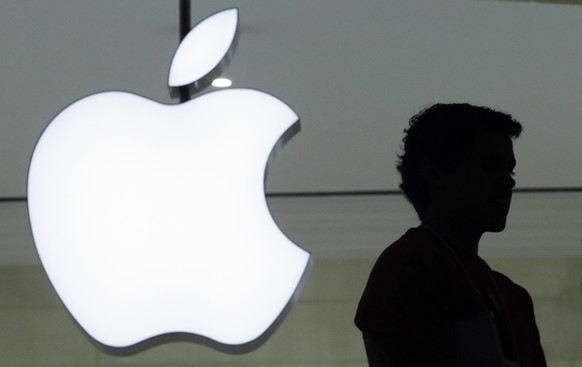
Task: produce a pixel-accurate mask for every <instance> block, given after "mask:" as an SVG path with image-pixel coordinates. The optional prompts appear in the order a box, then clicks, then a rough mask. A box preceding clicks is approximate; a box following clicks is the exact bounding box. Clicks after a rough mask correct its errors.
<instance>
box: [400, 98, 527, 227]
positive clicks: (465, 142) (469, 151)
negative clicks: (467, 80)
mask: <svg viewBox="0 0 582 367" xmlns="http://www.w3.org/2000/svg"><path fill="white" fill-rule="evenodd" d="M521 129H522V127H521V124H520V123H519V122H517V121H516V120H514V119H513V118H512V117H511V116H510V115H508V114H505V113H502V112H498V111H495V110H492V109H490V108H487V107H480V106H473V105H469V104H435V105H433V106H431V107H429V108H427V109H424V110H422V111H421V112H419V113H418V114H417V115H415V116H413V117H412V118H411V119H410V126H409V128H408V129H406V130H405V136H404V138H403V143H404V146H403V153H402V154H401V155H399V161H398V165H397V168H398V171H399V172H400V174H401V177H402V183H401V184H400V188H401V189H402V190H403V191H404V194H405V195H406V197H407V199H408V200H409V201H410V202H411V203H412V205H413V206H414V209H415V210H416V212H417V214H418V215H419V217H420V218H421V219H423V217H424V215H425V213H426V211H427V210H428V209H429V208H430V207H431V206H433V205H437V204H439V205H441V207H442V206H445V205H443V203H446V206H448V207H450V210H451V211H454V210H457V212H458V214H459V215H467V216H470V215H472V216H474V217H483V216H484V215H488V216H491V213H490V212H491V211H495V210H497V211H502V210H501V209H500V208H497V207H495V206H503V205H504V204H507V208H506V209H507V210H508V209H509V201H510V199H511V189H512V188H513V187H514V186H515V181H514V180H513V178H512V177H511V175H512V170H513V168H514V166H515V158H514V157H513V146H512V138H516V137H518V136H519V135H520V133H521ZM500 203H502V204H500ZM492 206H493V207H494V208H491V207H492ZM484 212H487V213H486V214H483V213H484ZM505 215H507V212H505ZM497 217H503V218H502V219H503V223H499V224H484V225H483V226H485V227H491V228H486V230H493V231H495V230H502V229H503V227H504V226H505V216H504V215H497ZM477 219H479V218H477ZM483 221H487V220H486V219H483ZM498 222H499V220H498ZM498 227H499V228H498Z"/></svg>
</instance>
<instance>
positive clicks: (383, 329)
mask: <svg viewBox="0 0 582 367" xmlns="http://www.w3.org/2000/svg"><path fill="white" fill-rule="evenodd" d="M485 313H487V314H490V315H491V319H492V320H493V323H494V325H495V326H496V329H497V331H498V333H495V334H497V335H498V340H499V343H498V344H500V349H501V353H502V354H503V355H504V357H505V358H507V359H509V360H512V361H515V362H517V363H518V364H519V365H520V366H521V367H545V366H546V362H545V357H544V352H543V350H542V347H541V344H540V338H539V332H538V329H537V326H536V323H535V317H534V312H533V303H532V300H531V297H530V295H529V294H528V293H527V291H526V290H525V289H523V288H522V287H520V286H519V285H517V284H515V283H513V282H512V281H511V280H510V279H509V278H507V277H506V276H504V275H503V274H501V273H498V272H495V271H493V270H491V269H490V268H489V266H488V265H487V264H486V263H485V261H483V260H482V259H481V258H479V257H475V258H474V259H471V260H469V261H465V262H461V261H460V260H459V259H458V258H457V257H456V256H455V255H454V254H453V253H452V251H451V250H449V249H448V248H447V246H446V245H445V244H444V243H442V242H441V241H440V240H439V239H438V238H437V237H436V236H435V235H434V234H433V233H432V232H431V231H430V230H428V229H425V228H423V227H419V228H414V229H410V230H408V231H407V232H406V234H404V236H402V237H401V238H400V239H399V240H398V241H396V242H395V243H394V244H392V245H391V246H389V247H388V248H387V249H386V250H385V251H384V252H383V253H382V255H380V257H379V258H378V261H377V262H376V264H375V265H374V268H373V269H372V272H371V274H370V278H369V280H368V283H367V285H366V288H365V290H364V294H363V295H362V298H361V300H360V304H359V306H358V310H357V313H356V319H355V322H356V325H357V326H358V328H359V329H360V330H361V331H362V333H363V335H364V338H366V339H368V340H371V341H372V342H373V344H374V345H375V347H377V348H378V349H379V351H380V354H381V359H382V360H383V362H384V364H385V365H386V366H406V365H423V363H438V362H440V361H442V362H445V361H456V360H458V354H457V348H456V345H457V342H456V339H455V338H458V337H459V334H458V332H459V331H458V325H459V320H467V319H469V320H470V319H471V318H473V317H474V316H475V315H480V314H485ZM456 332H457V334H455V333H456Z"/></svg>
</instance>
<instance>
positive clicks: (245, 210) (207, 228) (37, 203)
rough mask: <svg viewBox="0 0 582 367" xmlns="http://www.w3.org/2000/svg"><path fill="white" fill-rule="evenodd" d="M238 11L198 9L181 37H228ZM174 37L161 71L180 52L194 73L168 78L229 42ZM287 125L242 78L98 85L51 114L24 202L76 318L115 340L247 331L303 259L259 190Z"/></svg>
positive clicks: (230, 337) (289, 131) (285, 115)
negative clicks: (216, 86)
mask: <svg viewBox="0 0 582 367" xmlns="http://www.w3.org/2000/svg"><path fill="white" fill-rule="evenodd" d="M237 14H238V12H237V10H236V9H229V10H226V11H223V12H220V13H217V14H215V15H214V16H212V17H209V18H207V19H206V20H204V21H203V22H202V23H200V25H203V27H202V30H203V31H204V32H202V36H197V35H196V32H197V31H198V30H199V29H198V26H197V27H195V28H194V29H193V30H192V32H194V36H191V35H188V37H187V38H186V39H185V43H183V44H182V45H185V46H187V47H188V48H191V49H198V50H199V51H198V52H202V53H204V52H205V51H204V50H205V49H204V47H206V46H214V45H213V41H214V39H215V38H213V35H214V33H215V31H216V30H217V29H221V30H222V29H228V30H229V32H230V36H229V35H221V36H220V37H218V38H217V39H222V40H228V42H231V43H232V42H234V40H235V39H236V37H235V32H236V28H237V20H238V15H237ZM225 19H226V20H225ZM215 21H216V22H219V23H214V22H215ZM218 24H220V25H218ZM192 40H195V41H196V42H194V43H195V44H194V43H192V42H193V41H192ZM186 41H187V42H186ZM182 45H181V46H179V48H178V50H177V51H176V54H175V56H174V58H175V59H174V61H173V63H172V68H171V72H170V80H174V77H173V75H174V66H176V67H178V65H186V64H187V62H186V61H189V62H191V63H194V64H195V65H194V67H193V69H195V70H198V71H199V72H198V73H197V74H196V78H198V79H187V78H184V77H180V78H178V77H176V78H175V80H180V82H179V83H188V84H193V83H196V82H197V81H199V80H200V78H204V77H206V76H207V74H208V73H209V72H212V71H213V70H214V71H216V70H217V69H216V66H217V65H219V64H220V63H221V62H222V61H223V60H222V58H223V57H224V56H225V55H226V53H228V51H229V50H230V49H232V47H231V46H232V45H230V46H229V45H227V46H226V47H225V46H224V45H222V46H223V47H222V48H221V49H220V50H221V52H222V54H220V53H213V54H212V55H213V56H212V58H213V60H204V61H200V62H199V61H198V58H197V57H196V56H194V55H192V54H191V53H189V52H186V51H184V50H182ZM176 58H178V60H176ZM180 68H182V66H180ZM200 70H202V71H200ZM205 73H206V74H205ZM186 74H187V72H186ZM177 83H178V82H177ZM171 86H173V87H175V86H178V84H174V85H171ZM298 130H299V118H298V116H297V115H296V114H295V112H294V111H293V110H292V109H291V108H290V107H289V106H287V105H286V104H285V103H284V102H282V101H280V100H279V99H277V98H275V97H273V96H271V95H269V94H267V93H263V92H260V91H257V90H252V89H243V88H232V89H223V90H219V91H214V92H210V93H206V94H203V95H201V96H198V97H196V98H194V99H192V100H190V101H188V102H186V103H182V104H177V105H164V104H160V103H158V102H155V101H152V100H149V99H146V98H143V97H140V96H137V95H135V94H130V93H125V92H115V91H111V92H104V93H98V94H95V95H92V96H88V97H85V98H83V99H81V100H79V101H77V102H75V103H73V104H72V105H70V106H69V107H67V108H66V109H64V110H63V111H62V112H61V113H60V114H58V115H57V116H56V117H55V118H54V120H53V121H52V122H51V123H50V124H49V125H48V127H47V128H46V130H45V131H44V132H43V134H42V136H41V137H40V139H39V141H38V143H37V145H36V148H35V150H34V153H33V156H32V160H31V163H30V171H29V177H28V208H29V215H30V221H31V227H32V232H33V236H34V241H35V244H36V247H37V250H38V253H39V256H40V259H41V261H42V263H43V266H44V268H45V270H46V272H47V274H48V276H49V278H50V280H51V282H52V284H53V286H54V287H55V289H56V291H57V293H58V294H59V296H60V298H61V299H62V301H63V303H64V304H65V306H66V307H67V309H68V310H69V311H70V313H71V314H72V315H73V317H74V318H75V320H76V321H77V322H78V323H79V324H80V326H81V327H82V328H83V329H84V330H85V331H86V332H87V333H88V334H89V335H90V336H91V337H92V338H94V339H95V340H96V341H98V342H99V343H101V344H103V345H105V346H110V347H115V348H125V347H129V346H134V345H136V344H138V343H141V342H143V341H146V340H151V339H152V338H154V339H155V338H156V337H158V336H161V335H164V334H172V333H180V334H191V335H193V336H198V337H200V338H201V339H202V340H207V341H209V342H210V343H211V344H212V343H214V344H217V345H219V346H235V345H252V344H253V342H255V341H257V340H260V339H261V336H263V335H264V333H265V332H267V331H268V330H269V329H270V328H271V327H272V326H273V325H274V324H275V323H276V320H278V319H280V317H281V314H282V312H283V311H284V309H285V308H286V307H287V306H288V305H289V304H290V303H291V302H292V300H293V299H294V297H295V296H296V294H297V289H298V285H299V283H300V282H301V279H302V277H303V276H304V273H305V270H306V268H307V266H308V263H309V261H310V255H309V253H307V252H306V251H304V250H303V249H301V248H299V247H298V246H297V245H295V244H294V243H292V242H291V241H290V240H289V239H288V238H287V237H286V236H285V235H284V234H283V233H282V232H281V231H280V229H279V228H278V227H277V225H276V223H275V222H274V220H273V218H272V217H271V215H270V212H269V208H268V207H267V202H266V199H265V191H264V190H265V187H264V179H265V175H266V166H267V163H268V160H269V157H270V155H271V153H272V151H273V148H274V147H276V146H277V145H278V143H279V142H280V141H282V139H283V138H289V137H290V136H291V135H293V134H294V133H295V132H297V131H298Z"/></svg>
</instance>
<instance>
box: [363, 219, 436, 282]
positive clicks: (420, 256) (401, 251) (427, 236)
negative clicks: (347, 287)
mask: <svg viewBox="0 0 582 367" xmlns="http://www.w3.org/2000/svg"><path fill="white" fill-rule="evenodd" d="M441 247H442V246H439V243H438V239H436V238H434V236H433V235H432V233H431V232H430V231H428V230H426V229H425V228H422V227H416V228H410V229H409V230H407V231H406V232H405V233H404V234H403V235H402V236H401V237H400V238H399V239H397V240H396V241H395V242H393V243H392V244H391V245H389V246H388V247H387V248H386V249H385V250H384V251H383V252H382V253H381V254H380V256H379V257H378V259H377V260H376V264H375V266H374V268H375V270H376V271H381V272H386V271H389V272H400V271H404V270H406V269H408V270H413V269H414V267H412V266H413V265H419V264H422V263H425V262H433V261H434V259H435V255H436V253H438V252H439V251H442V249H441Z"/></svg>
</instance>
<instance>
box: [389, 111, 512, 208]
mask: <svg viewBox="0 0 582 367" xmlns="http://www.w3.org/2000/svg"><path fill="white" fill-rule="evenodd" d="M477 128H486V129H493V130H498V131H501V132H504V133H507V134H508V135H509V136H510V137H512V138H517V137H519V135H520V134H521V130H522V126H521V124H520V123H519V122H518V121H516V120H514V119H513V117H512V116H511V115H508V114H506V113H503V112H499V111H496V110H493V109H490V108H488V107H482V106H473V105H470V104H467V103H451V104H441V103H438V104H435V105H433V106H431V107H428V108H426V109H424V110H422V111H420V112H419V113H418V114H416V115H414V116H413V117H412V118H411V119H410V124H409V128H408V129H405V130H404V134H405V135H404V138H403V139H402V142H403V144H404V146H403V147H402V150H403V153H402V154H399V155H398V162H397V169H398V172H400V175H401V178H402V183H401V184H400V188H401V189H402V191H404V194H405V195H406V198H407V199H408V201H410V202H411V203H412V205H413V207H414V209H415V210H416V212H417V214H418V215H419V217H421V218H422V216H423V213H424V211H425V210H426V209H427V208H428V206H429V205H430V202H431V198H430V193H429V189H428V182H427V181H426V179H425V178H424V177H423V174H422V171H421V163H422V160H423V158H425V157H432V158H433V159H434V160H435V161H437V162H438V163H439V164H440V165H442V166H443V167H444V168H445V169H447V170H449V171H452V170H454V168H455V166H456V164H457V163H458V162H459V161H460V159H461V158H462V157H463V155H464V154H465V153H466V152H467V150H468V148H469V147H470V145H471V143H472V135H473V133H474V131H475V130H476V129H477Z"/></svg>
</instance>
